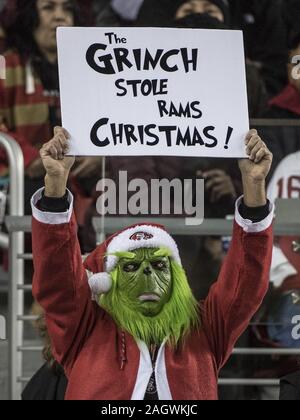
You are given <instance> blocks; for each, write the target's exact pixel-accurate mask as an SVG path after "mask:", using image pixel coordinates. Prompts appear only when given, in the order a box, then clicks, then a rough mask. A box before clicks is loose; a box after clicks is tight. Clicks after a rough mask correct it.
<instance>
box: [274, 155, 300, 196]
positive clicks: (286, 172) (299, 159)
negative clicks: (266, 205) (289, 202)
mask: <svg viewBox="0 0 300 420" xmlns="http://www.w3.org/2000/svg"><path fill="white" fill-rule="evenodd" d="M268 198H269V199H270V200H271V201H272V202H274V201H275V200H276V199H277V198H286V199H292V198H298V199H299V198H300V151H299V152H297V153H293V154H291V155H289V156H287V157H286V158H285V159H283V161H282V162H281V163H280V164H279V165H278V167H277V169H276V171H275V173H274V175H273V178H272V180H271V182H270V184H269V187H268Z"/></svg>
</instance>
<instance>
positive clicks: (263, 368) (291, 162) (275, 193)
mask: <svg viewBox="0 0 300 420" xmlns="http://www.w3.org/2000/svg"><path fill="white" fill-rule="evenodd" d="M268 197H269V199H270V200H272V201H275V200H276V199H277V198H283V199H298V200H299V199H300V152H298V153H295V154H293V155H290V156H288V157H286V158H285V159H284V160H283V161H282V162H281V164H280V165H279V166H278V168H277V169H276V171H275V173H274V175H273V178H272V180H271V183H270V184H269V188H268ZM294 241H295V242H296V241H299V237H279V238H276V239H275V246H274V251H273V260H272V267H271V271H270V285H271V286H270V291H269V294H268V296H267V298H266V300H265V302H264V305H263V306H262V308H261V311H260V313H259V315H258V316H257V319H256V321H257V322H258V323H260V324H261V325H259V326H257V328H256V329H255V333H256V338H257V339H258V344H259V345H260V346H262V347H272V348H296V349H299V347H300V340H295V338H294V337H293V335H292V330H293V328H294V326H295V325H294V324H293V322H292V319H293V317H294V316H298V315H299V309H300V306H299V300H300V256H299V254H298V253H296V252H294V249H293V242H294ZM263 324H265V326H263ZM260 363H262V364H259V363H258V365H257V372H256V377H260V378H262V377H269V378H280V377H282V376H284V375H288V374H289V373H292V372H294V371H295V370H296V369H297V368H298V367H299V361H298V358H297V357H295V356H284V357H279V356H277V357H275V356H274V357H272V358H271V360H270V359H266V360H263V361H261V362H260ZM286 387H287V388H289V386H288V385H287V384H286ZM286 392H287V391H284V393H286Z"/></svg>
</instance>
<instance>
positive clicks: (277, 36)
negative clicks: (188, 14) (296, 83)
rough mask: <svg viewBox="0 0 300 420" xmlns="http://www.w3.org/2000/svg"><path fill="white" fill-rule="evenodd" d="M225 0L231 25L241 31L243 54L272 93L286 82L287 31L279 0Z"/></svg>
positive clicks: (269, 92)
mask: <svg viewBox="0 0 300 420" xmlns="http://www.w3.org/2000/svg"><path fill="white" fill-rule="evenodd" d="M228 1H229V5H230V11H231V19H232V27H233V28H236V29H242V30H243V33H244V39H245V48H246V57H247V59H248V60H251V62H253V63H254V64H255V65H256V66H257V68H258V69H259V71H260V72H261V75H262V76H263V79H264V81H265V84H266V87H267V91H268V94H269V95H270V96H274V95H276V94H277V93H278V92H280V90H281V89H282V88H283V86H284V85H285V84H286V70H285V69H286V57H287V46H286V43H287V31H286V27H285V24H284V20H283V16H282V7H281V0H228ZM285 1H286V0H284V2H285Z"/></svg>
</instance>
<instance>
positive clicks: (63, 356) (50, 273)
mask: <svg viewBox="0 0 300 420" xmlns="http://www.w3.org/2000/svg"><path fill="white" fill-rule="evenodd" d="M67 151H68V134H67V133H66V132H65V130H63V129H61V128H56V129H55V135H54V138H53V139H52V140H51V141H50V142H49V143H47V144H45V145H44V146H43V148H42V149H41V153H40V154H41V158H42V160H43V164H44V167H45V169H46V172H47V175H46V177H45V189H44V190H40V191H38V192H37V193H36V194H35V195H34V196H33V198H32V210H33V225H32V242H33V245H32V246H33V261H34V280H33V294H34V297H35V298H36V300H37V301H38V302H39V303H40V305H41V306H42V307H43V309H44V311H45V314H46V322H47V328H48V331H49V335H50V337H51V342H52V345H53V349H52V350H53V355H54V357H55V359H56V360H57V361H58V362H59V363H61V364H62V365H63V366H64V368H65V370H66V373H67V374H68V371H69V369H71V368H72V365H73V363H74V361H75V360H76V357H77V355H78V353H79V351H80V350H81V348H82V345H83V344H84V342H85V339H86V338H87V336H88V335H89V332H90V329H91V328H92V327H93V325H94V321H95V316H96V307H94V304H93V303H92V301H91V292H90V289H89V286H88V281H87V276H86V272H85V270H84V267H83V264H82V259H81V252H80V246H79V243H78V239H77V224H76V221H75V217H74V215H73V211H72V207H73V197H72V195H71V193H69V192H67V190H66V185H67V180H68V175H69V171H70V169H71V167H72V165H73V163H74V158H73V157H65V154H66V153H67Z"/></svg>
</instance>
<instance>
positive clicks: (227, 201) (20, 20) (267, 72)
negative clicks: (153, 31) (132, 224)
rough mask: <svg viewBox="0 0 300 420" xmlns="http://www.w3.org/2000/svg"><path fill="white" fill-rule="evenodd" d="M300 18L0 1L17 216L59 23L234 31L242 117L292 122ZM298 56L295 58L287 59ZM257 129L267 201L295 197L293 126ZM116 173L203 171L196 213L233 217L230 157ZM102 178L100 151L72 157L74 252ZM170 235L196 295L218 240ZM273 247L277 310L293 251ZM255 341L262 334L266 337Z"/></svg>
mask: <svg viewBox="0 0 300 420" xmlns="http://www.w3.org/2000/svg"><path fill="white" fill-rule="evenodd" d="M299 22H300V0H77V1H76V0H0V53H1V54H2V55H4V57H5V59H6V79H4V80H1V79H0V131H2V132H5V133H8V134H9V135H11V136H12V137H13V138H14V139H15V140H16V141H17V142H18V143H19V144H20V146H21V148H22V151H23V155H24V160H25V211H26V214H30V197H31V196H32V194H33V193H34V192H35V191H36V190H37V189H38V188H40V187H41V186H42V185H43V178H44V168H43V165H42V162H41V159H40V157H39V148H40V147H41V145H42V144H43V143H44V142H47V141H48V140H49V139H50V138H51V136H52V132H53V128H54V127H55V126H58V125H61V113H60V98H59V79H58V64H57V48H56V28H57V27H58V26H107V27H111V26H116V27H118V26H119V27H120V26H137V27H143V26H144V27H155V26H156V27H178V28H196V29H218V30H226V29H241V30H242V31H243V33H244V40H245V63H246V73H247V85H248V100H249V116H250V118H251V119H266V118H268V119H292V120H294V121H296V120H297V119H298V118H300V70H299V71H298V72H297V65H299V63H300V24H299ZM297 56H299V58H298V60H297V59H296V60H295V59H294V57H297ZM220 65H222V63H220ZM213 88H214V86H213V81H212V89H213ZM100 94H101V92H100ZM255 128H259V127H255ZM260 132H261V134H262V136H263V137H264V140H265V141H266V143H267V144H268V146H269V147H270V148H271V150H272V151H273V153H274V168H273V172H272V174H271V176H272V177H273V179H272V181H271V183H270V190H269V191H270V195H272V197H271V198H273V199H276V198H278V197H280V198H298V199H299V198H300V173H299V168H300V127H298V128H297V127H285V126H284V124H283V127H276V128H274V127H268V128H261V130H260ZM123 170H125V171H127V172H128V178H129V180H130V179H134V178H142V179H145V180H146V181H147V182H148V181H150V180H151V179H153V178H155V179H156V178H159V179H161V178H167V179H170V180H171V179H174V178H182V179H186V178H188V179H190V178H194V179H196V178H204V179H205V180H206V193H205V215H206V217H211V218H224V217H226V216H228V215H231V214H233V212H234V203H235V200H236V198H237V197H238V196H239V195H240V193H241V190H242V188H241V181H240V176H239V171H238V167H237V163H236V161H232V160H224V161H223V160H215V159H209V160H207V159H200V158H190V159H183V158H173V157H168V158H166V157H155V158H154V157H143V158H139V159H136V158H129V157H114V158H109V159H107V166H106V175H107V176H108V177H110V178H112V179H115V180H117V179H118V174H119V171H123ZM287 173H288V178H287V179H288V180H290V179H293V180H294V181H293V182H295V184H294V185H293V186H292V187H285V186H284V185H280V182H284V180H285V179H286V177H287ZM280 174H281V175H280ZM101 176H102V159H101V157H99V158H95V157H94V158H91V157H84V158H77V161H76V165H75V166H74V169H73V172H72V175H71V178H70V185H69V187H70V189H71V190H72V192H73V193H74V195H75V211H76V214H77V219H78V222H79V236H80V241H81V245H82V250H83V252H89V251H90V250H91V249H93V247H94V246H95V237H94V236H93V229H92V225H91V219H92V217H93V216H94V215H96V212H95V205H94V203H95V200H96V199H97V194H96V191H95V185H96V183H97V182H98V180H99V179H100V178H101ZM7 177H8V165H7V159H6V156H5V153H4V151H2V150H0V179H1V185H5V183H7V182H8V181H7V180H8V178H7ZM282 180H283V181H282ZM287 182H289V181H287ZM289 241H290V239H289ZM178 242H179V245H180V248H181V252H182V254H183V261H185V262H186V264H185V265H186V267H187V271H188V276H189V278H190V279H191V282H192V285H193V289H194V291H195V294H196V295H197V297H198V298H204V297H205V296H206V294H207V291H208V288H209V286H210V285H211V283H212V282H213V281H214V280H215V278H216V277H217V271H218V269H219V267H220V265H221V263H222V260H223V258H224V255H225V253H226V247H225V246H224V240H222V238H220V237H207V238H203V239H195V240H191V238H185V237H181V238H178ZM275 245H276V246H275V249H276V252H275V253H274V255H275V257H274V261H273V277H272V275H271V279H270V280H271V285H272V291H271V295H272V298H273V302H274V296H275V297H276V299H275V301H276V303H277V305H278V306H277V307H276V308H277V309H276V310H277V313H278V307H279V308H280V310H283V309H282V308H284V310H285V309H286V310H290V311H292V310H293V309H294V310H295V305H294V306H293V307H292V305H291V301H289V300H288V299H289V298H287V297H286V296H290V298H291V295H292V293H294V292H295V290H296V291H299V290H300V274H298V273H300V263H299V261H298V260H299V257H298V259H296V258H295V255H294V254H293V253H292V251H291V247H290V242H288V240H287V239H286V238H281V239H280V240H278V241H277V242H276V244H275ZM282 258H283V259H285V260H284V261H285V264H286V265H285V267H288V269H286V271H284V273H283V274H282V275H281V277H280V280H278V272H277V271H276V270H277V269H278V265H280V264H281V267H282ZM291 267H292V268H293V269H294V271H293V270H292V269H291ZM276 276H277V277H276ZM199 279H201V281H199ZM272 279H273V280H272ZM274 279H275V280H274ZM283 297H284V298H283ZM269 308H270V306H268V310H266V311H264V313H262V314H259V316H260V320H261V319H263V320H266V319H271V318H272V316H274V311H273V312H272V310H271V309H269ZM273 308H274V305H273V306H272V309H273ZM287 308H288V309H287ZM298 308H299V307H298ZM279 312H280V311H279ZM277 321H278V319H277ZM254 335H255V339H254V340H257V341H259V342H260V343H262V344H263V345H264V346H265V345H267V344H269V345H274V343H275V344H276V345H277V344H280V345H283V346H287V347H288V346H290V345H291V344H293V343H290V342H287V340H286V334H285V331H282V330H281V331H263V332H262V331H259V332H258V331H256V332H255V334H254ZM265 337H266V338H265ZM264 340H269V341H268V343H267V344H266V341H264ZM270 343H271V344H270ZM298 346H299V343H298ZM295 364H296V366H295ZM274 365H275V367H274ZM252 368H253V367H252ZM263 368H264V369H263ZM268 368H269V370H268ZM296 368H297V361H296V360H295V359H293V358H289V359H288V360H287V359H285V360H284V364H283V363H282V360H278V361H272V363H271V365H270V366H266V365H264V366H263V367H262V366H256V367H255V368H254V370H256V371H258V372H260V369H261V370H263V371H264V374H265V375H268V374H269V375H270V376H271V377H272V375H273V376H274V374H275V375H276V374H277V375H282V374H286V373H289V372H290V371H292V370H295V369H296ZM233 370H234V367H233ZM274 370H275V373H274ZM252 371H253V369H252ZM259 374H260V375H261V372H260V373H259Z"/></svg>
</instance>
